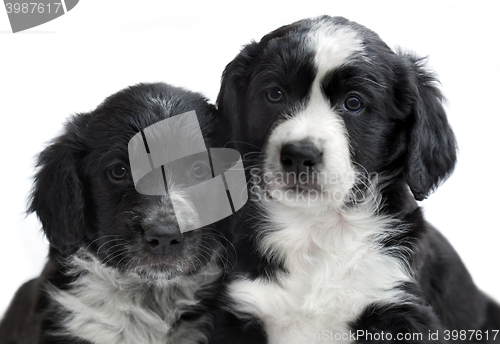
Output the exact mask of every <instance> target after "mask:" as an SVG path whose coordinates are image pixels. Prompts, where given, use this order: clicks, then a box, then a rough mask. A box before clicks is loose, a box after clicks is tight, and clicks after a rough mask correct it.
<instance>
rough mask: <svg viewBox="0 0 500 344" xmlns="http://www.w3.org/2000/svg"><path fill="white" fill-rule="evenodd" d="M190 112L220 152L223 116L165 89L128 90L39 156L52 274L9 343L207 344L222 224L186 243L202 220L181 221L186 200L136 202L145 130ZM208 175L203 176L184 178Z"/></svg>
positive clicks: (35, 202)
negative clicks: (134, 167) (134, 159)
mask: <svg viewBox="0 0 500 344" xmlns="http://www.w3.org/2000/svg"><path fill="white" fill-rule="evenodd" d="M192 110H194V111H195V112H196V115H197V118H198V122H199V124H200V127H201V129H202V131H203V134H204V137H205V142H206V143H207V145H208V146H216V145H217V140H216V135H215V133H214V129H215V125H216V122H215V120H216V118H215V107H214V106H212V105H209V104H207V102H206V100H205V98H203V97H202V96H201V95H199V94H197V93H192V92H188V91H186V90H183V89H180V88H175V87H172V86H168V85H166V84H162V83H156V84H139V85H136V86H133V87H130V88H127V89H124V90H122V91H120V92H118V93H116V94H114V95H112V96H110V97H108V98H107V99H106V100H105V101H104V102H103V103H102V104H101V105H99V106H98V107H97V108H96V109H95V110H94V111H92V112H90V113H83V114H78V115H75V116H73V117H72V118H71V119H70V120H69V121H68V123H67V124H66V126H65V130H64V133H63V134H62V135H61V136H59V137H57V138H56V139H55V140H54V141H53V142H52V144H50V145H49V146H48V147H47V148H46V149H45V150H44V151H43V152H42V153H41V154H40V156H39V159H38V171H37V173H36V177H35V180H34V188H33V193H32V196H31V205H30V207H29V211H30V212H35V213H36V214H37V216H38V217H39V218H40V220H41V222H42V225H43V230H44V232H45V234H46V236H47V238H48V240H49V242H50V252H49V257H48V263H47V265H46V267H45V269H44V271H43V272H42V274H41V276H40V277H38V278H36V279H33V280H31V281H29V282H27V283H26V284H24V285H23V286H22V287H21V288H20V289H19V291H18V292H17V294H16V295H15V297H14V300H13V301H12V304H11V306H10V308H9V309H8V311H7V313H6V315H5V317H4V319H3V321H2V323H1V325H0V343H9V344H13V343H16V344H21V343H102V344H112V343H116V344H118V343H120V344H125V343H129V344H138V343H148V344H154V343H162V344H165V343H176V344H177V343H206V342H207V341H208V336H209V334H210V332H211V329H212V326H213V323H212V314H211V313H210V310H211V309H212V308H214V306H213V305H212V304H211V303H210V302H211V301H209V298H210V297H211V295H212V294H213V293H214V291H215V289H217V287H218V280H219V278H220V275H221V268H220V264H219V263H220V261H221V258H223V253H224V252H225V248H226V247H225V246H226V242H227V241H226V239H225V237H226V235H227V234H228V233H227V232H224V228H225V226H222V225H220V224H221V223H223V222H224V221H221V222H218V223H216V224H213V225H210V226H207V227H204V228H201V229H195V230H191V231H185V232H183V233H181V231H180V230H179V224H181V223H182V222H186V221H193V219H196V216H197V214H195V213H193V212H192V211H191V212H190V211H189V209H188V210H186V209H184V210H183V211H182V212H181V215H179V213H175V214H174V209H173V205H172V204H173V200H174V198H175V197H177V199H178V198H179V197H181V198H182V194H179V193H177V194H175V193H174V192H172V193H170V194H167V195H163V196H161V195H156V196H155V195H146V194H142V193H139V192H138V191H136V188H135V185H134V182H133V180H132V176H131V172H132V171H131V164H130V161H129V151H128V145H129V141H130V140H131V139H132V138H133V137H134V135H137V134H138V133H141V131H142V130H143V129H145V128H147V127H149V126H151V125H153V124H154V123H157V122H159V121H162V120H164V119H167V118H170V117H173V116H176V115H179V114H183V113H185V112H188V111H192ZM190 139H191V138H190V137H187V138H186V141H189V140H190ZM187 144H188V142H181V143H180V145H187ZM167 148H168V147H167ZM206 172H207V170H206V166H203V165H199V164H198V165H197V166H196V167H193V168H192V169H191V170H189V169H186V172H185V173H186V176H185V177H186V179H189V178H191V177H192V175H193V174H194V175H195V177H200V175H202V174H203V175H206Z"/></svg>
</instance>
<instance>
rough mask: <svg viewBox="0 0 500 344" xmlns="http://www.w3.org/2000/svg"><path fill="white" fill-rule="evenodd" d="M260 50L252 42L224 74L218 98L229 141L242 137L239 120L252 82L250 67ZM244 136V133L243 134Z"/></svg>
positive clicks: (220, 113) (220, 114)
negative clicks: (249, 84)
mask: <svg viewBox="0 0 500 344" xmlns="http://www.w3.org/2000/svg"><path fill="white" fill-rule="evenodd" d="M259 50H260V45H259V44H258V43H256V42H251V43H250V44H248V45H246V46H245V47H244V48H243V49H242V50H241V52H240V53H239V54H238V55H237V56H236V57H235V58H234V60H233V61H231V62H230V63H229V64H228V65H227V66H226V68H225V69H224V72H223V74H222V78H221V88H220V91H219V95H218V96H217V108H218V110H219V116H220V118H221V119H222V124H223V125H224V126H225V127H226V129H227V130H226V131H225V132H227V133H228V137H226V139H227V141H231V140H234V138H235V137H244V136H241V135H240V131H242V130H245V129H244V128H241V123H240V122H238V118H241V117H240V116H239V114H240V113H241V111H242V109H243V108H244V103H243V102H244V101H245V99H246V97H245V94H246V92H247V87H248V83H249V81H250V77H251V75H250V66H251V64H252V63H253V61H254V60H255V58H256V57H257V55H258V52H259ZM243 134H244V133H243Z"/></svg>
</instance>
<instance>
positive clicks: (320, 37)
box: [308, 21, 363, 84]
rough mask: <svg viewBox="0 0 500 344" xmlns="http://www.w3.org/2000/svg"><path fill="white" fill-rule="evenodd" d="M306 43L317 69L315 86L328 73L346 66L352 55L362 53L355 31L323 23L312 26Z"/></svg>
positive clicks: (361, 43) (359, 40) (361, 46)
mask: <svg viewBox="0 0 500 344" xmlns="http://www.w3.org/2000/svg"><path fill="white" fill-rule="evenodd" d="M308 41H309V44H310V46H311V48H312V49H313V51H314V52H315V56H314V63H315V65H316V67H317V69H318V71H317V75H316V80H315V84H317V83H318V82H320V81H321V80H322V79H323V78H324V77H325V75H326V74H327V73H328V72H330V71H332V70H334V69H337V68H339V67H341V66H343V65H345V64H347V63H348V62H349V59H350V58H351V57H352V56H353V55H356V54H357V53H362V52H363V41H362V40H361V39H360V38H359V37H358V34H357V32H356V31H354V30H353V29H351V28H349V27H344V26H335V25H332V24H331V23H325V22H323V21H321V22H319V23H317V24H315V25H314V26H313V28H312V30H311V33H310V34H309V36H308Z"/></svg>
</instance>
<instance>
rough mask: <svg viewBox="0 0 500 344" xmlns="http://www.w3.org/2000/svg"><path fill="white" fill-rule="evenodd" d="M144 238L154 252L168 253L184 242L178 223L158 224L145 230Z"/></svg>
mask: <svg viewBox="0 0 500 344" xmlns="http://www.w3.org/2000/svg"><path fill="white" fill-rule="evenodd" d="M144 240H145V241H146V245H147V247H148V249H149V251H150V252H151V253H153V254H158V255H160V254H161V255H166V254H169V253H172V252H173V251H175V250H176V249H178V248H179V247H180V246H181V244H182V233H181V230H180V228H179V226H178V225H177V224H158V225H154V226H149V227H148V228H147V229H145V230H144Z"/></svg>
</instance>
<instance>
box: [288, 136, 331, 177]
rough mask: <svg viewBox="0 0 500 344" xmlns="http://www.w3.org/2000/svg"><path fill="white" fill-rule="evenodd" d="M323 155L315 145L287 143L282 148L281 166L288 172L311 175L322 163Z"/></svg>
mask: <svg viewBox="0 0 500 344" xmlns="http://www.w3.org/2000/svg"><path fill="white" fill-rule="evenodd" d="M321 155H322V154H321V151H320V150H319V149H318V148H317V147H316V145H314V144H313V143H309V142H293V143H287V144H285V145H283V147H281V156H280V159H281V165H282V166H283V169H284V170H285V171H286V172H290V173H297V174H301V173H311V172H312V171H313V170H314V167H315V166H316V165H317V164H318V163H319V162H320V160H321Z"/></svg>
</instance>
